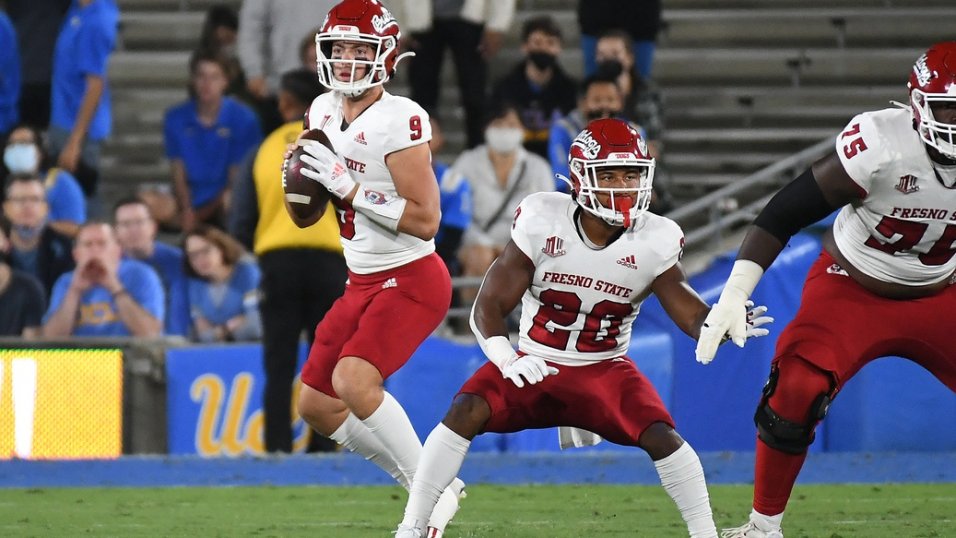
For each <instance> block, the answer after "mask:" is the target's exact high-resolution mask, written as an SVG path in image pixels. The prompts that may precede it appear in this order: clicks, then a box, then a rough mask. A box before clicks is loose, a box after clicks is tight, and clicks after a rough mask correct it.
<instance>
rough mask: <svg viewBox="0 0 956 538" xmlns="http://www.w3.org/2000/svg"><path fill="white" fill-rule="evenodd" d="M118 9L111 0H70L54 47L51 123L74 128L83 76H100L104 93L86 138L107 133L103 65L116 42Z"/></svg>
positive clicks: (83, 87)
mask: <svg viewBox="0 0 956 538" xmlns="http://www.w3.org/2000/svg"><path fill="white" fill-rule="evenodd" d="M118 22H119V9H118V8H117V7H116V4H115V3H113V0H92V1H91V2H90V4H89V5H87V6H85V7H84V6H81V5H80V4H79V1H78V0H73V4H72V5H70V9H69V11H67V12H66V17H65V18H64V19H63V26H62V27H61V28H60V35H59V36H58V37H57V39H56V47H55V48H54V50H53V81H52V110H51V112H50V123H51V124H52V125H55V126H56V127H60V128H62V129H65V130H67V131H69V130H71V129H73V125H74V124H75V123H76V116H77V114H78V113H79V111H80V103H82V101H83V94H84V93H85V92H86V77H87V75H94V76H97V77H100V78H102V79H103V95H102V96H100V102H99V104H98V105H97V107H96V112H95V113H94V114H93V119H92V121H90V126H89V129H88V132H87V138H88V139H89V140H92V141H96V140H102V139H104V138H106V136H107V135H109V134H110V121H111V119H110V90H109V87H108V86H106V81H107V79H106V68H107V63H108V60H109V56H110V52H112V51H113V47H114V46H115V45H116V30H117V24H118Z"/></svg>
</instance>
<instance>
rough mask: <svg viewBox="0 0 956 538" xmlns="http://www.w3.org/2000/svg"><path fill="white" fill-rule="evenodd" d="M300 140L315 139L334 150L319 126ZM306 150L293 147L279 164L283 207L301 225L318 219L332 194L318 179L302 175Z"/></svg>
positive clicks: (307, 224) (308, 224)
mask: <svg viewBox="0 0 956 538" xmlns="http://www.w3.org/2000/svg"><path fill="white" fill-rule="evenodd" d="M302 139H303V140H315V141H316V142H318V143H320V144H322V145H323V146H325V147H327V148H329V149H330V150H332V151H333V152H334V151H335V148H333V147H332V142H331V141H330V140H329V137H328V136H327V135H326V134H325V133H324V132H322V130H321V129H311V130H309V131H306V132H305V133H304V134H303V135H302ZM304 154H305V149H304V148H303V147H302V146H296V148H295V150H294V151H293V152H292V155H290V156H289V158H288V159H286V161H285V163H284V164H283V167H282V190H283V191H284V192H285V200H286V207H287V208H288V210H289V213H290V215H291V216H292V220H293V221H295V223H296V224H297V225H299V226H300V227H303V228H304V227H306V226H311V225H312V224H315V223H316V222H318V220H319V219H320V218H322V215H323V214H324V213H325V208H326V207H328V205H329V199H330V198H331V197H332V193H330V192H329V191H328V189H326V188H325V187H323V186H322V185H321V184H319V182H317V181H315V180H313V179H310V178H308V177H306V176H304V175H302V167H303V166H308V165H306V164H305V163H303V162H302V156H303V155H304Z"/></svg>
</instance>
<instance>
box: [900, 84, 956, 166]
mask: <svg viewBox="0 0 956 538" xmlns="http://www.w3.org/2000/svg"><path fill="white" fill-rule="evenodd" d="M954 102H956V95H949V94H939V93H926V92H923V91H922V90H919V89H915V88H914V89H913V91H912V92H911V93H910V104H911V105H912V112H913V119H914V120H915V121H916V126H917V130H918V131H919V135H920V138H922V139H923V142H925V143H926V144H927V145H929V146H930V147H933V148H935V149H936V150H937V151H939V152H940V153H941V154H942V155H943V156H944V157H946V158H948V159H954V160H956V125H953V124H950V123H943V122H941V121H937V120H936V118H935V116H934V115H933V108H932V105H933V104H934V103H954Z"/></svg>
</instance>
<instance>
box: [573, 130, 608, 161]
mask: <svg viewBox="0 0 956 538" xmlns="http://www.w3.org/2000/svg"><path fill="white" fill-rule="evenodd" d="M571 145H572V146H577V147H579V148H581V153H584V156H585V157H587V158H588V159H593V158H595V157H597V154H598V152H600V151H601V144H598V141H597V140H595V139H594V138H593V137H592V136H591V132H590V131H584V132H583V133H581V134H580V135H578V137H577V138H575V139H574V142H572V143H571Z"/></svg>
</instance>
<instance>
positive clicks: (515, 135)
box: [485, 127, 524, 153]
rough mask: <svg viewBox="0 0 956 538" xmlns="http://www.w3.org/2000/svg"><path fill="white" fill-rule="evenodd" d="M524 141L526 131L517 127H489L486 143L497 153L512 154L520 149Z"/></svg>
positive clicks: (486, 133) (486, 130) (486, 132)
mask: <svg viewBox="0 0 956 538" xmlns="http://www.w3.org/2000/svg"><path fill="white" fill-rule="evenodd" d="M523 139H524V130H523V129H517V128H515V127H488V128H487V129H485V142H487V144H488V147H489V148H491V151H494V152H495V153H511V152H513V151H514V150H516V149H518V146H520V145H521V141H522V140H523Z"/></svg>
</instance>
